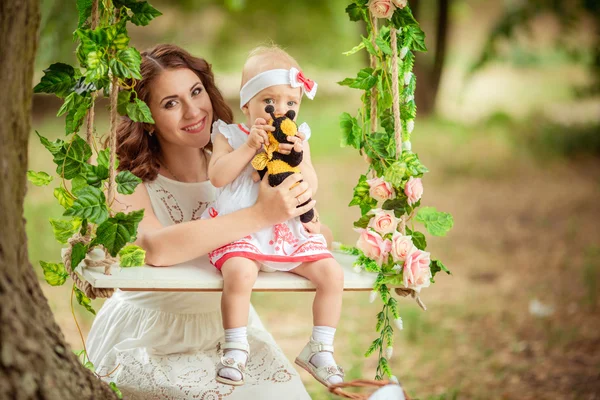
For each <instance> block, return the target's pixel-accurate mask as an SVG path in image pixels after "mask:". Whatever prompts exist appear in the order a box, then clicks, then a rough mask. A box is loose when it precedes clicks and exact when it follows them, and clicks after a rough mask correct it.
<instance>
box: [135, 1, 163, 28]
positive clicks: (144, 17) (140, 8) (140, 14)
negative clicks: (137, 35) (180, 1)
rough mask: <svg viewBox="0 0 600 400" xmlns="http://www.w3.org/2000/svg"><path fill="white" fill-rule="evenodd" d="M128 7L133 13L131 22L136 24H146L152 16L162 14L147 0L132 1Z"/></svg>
mask: <svg viewBox="0 0 600 400" xmlns="http://www.w3.org/2000/svg"><path fill="white" fill-rule="evenodd" d="M129 8H130V9H131V12H132V13H133V16H132V17H131V22H133V23H134V24H135V25H138V26H146V25H148V24H149V23H150V21H152V20H153V19H154V18H156V17H159V16H161V15H162V13H161V12H160V11H158V10H157V9H156V8H154V7H152V6H151V5H150V4H149V3H148V2H147V1H140V2H136V3H133V4H131V6H130V7H129Z"/></svg>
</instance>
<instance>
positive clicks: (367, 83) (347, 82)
mask: <svg viewBox="0 0 600 400" xmlns="http://www.w3.org/2000/svg"><path fill="white" fill-rule="evenodd" d="M376 83H377V71H375V70H373V68H363V69H361V70H360V71H358V74H357V75H356V79H351V78H346V79H344V80H343V81H341V82H338V84H339V85H342V86H350V87H351V88H353V89H363V90H368V89H371V88H372V87H373V86H375V84H376Z"/></svg>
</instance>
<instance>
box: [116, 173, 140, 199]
mask: <svg viewBox="0 0 600 400" xmlns="http://www.w3.org/2000/svg"><path fill="white" fill-rule="evenodd" d="M115 181H116V182H117V192H119V193H121V194H131V193H133V192H134V190H135V188H136V187H137V185H139V184H140V183H142V180H141V179H140V178H138V177H137V176H135V175H134V174H132V173H131V172H129V171H121V172H119V173H118V174H117V177H116V178H115Z"/></svg>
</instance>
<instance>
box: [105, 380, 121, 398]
mask: <svg viewBox="0 0 600 400" xmlns="http://www.w3.org/2000/svg"><path fill="white" fill-rule="evenodd" d="M108 386H110V388H111V389H112V390H113V392H115V394H116V395H117V397H118V398H119V399H122V398H123V393H121V391H120V390H119V388H118V387H117V384H116V383H114V382H111V383H109V384H108Z"/></svg>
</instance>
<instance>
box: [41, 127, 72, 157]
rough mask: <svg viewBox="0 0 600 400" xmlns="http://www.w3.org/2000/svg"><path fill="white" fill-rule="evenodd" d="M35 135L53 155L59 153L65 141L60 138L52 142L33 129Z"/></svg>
mask: <svg viewBox="0 0 600 400" xmlns="http://www.w3.org/2000/svg"><path fill="white" fill-rule="evenodd" d="M35 133H36V135H38V137H39V138H40V142H41V143H42V145H43V146H44V147H45V148H46V149H48V151H49V152H50V153H51V154H52V155H53V156H55V155H56V154H58V153H60V151H61V150H62V148H63V146H64V144H65V142H64V141H63V140H62V139H56V140H55V141H54V142H51V141H49V140H48V139H46V138H45V137H43V136H42V135H40V134H39V132H38V131H35Z"/></svg>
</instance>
